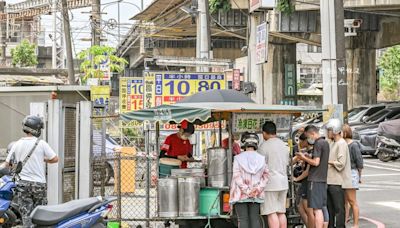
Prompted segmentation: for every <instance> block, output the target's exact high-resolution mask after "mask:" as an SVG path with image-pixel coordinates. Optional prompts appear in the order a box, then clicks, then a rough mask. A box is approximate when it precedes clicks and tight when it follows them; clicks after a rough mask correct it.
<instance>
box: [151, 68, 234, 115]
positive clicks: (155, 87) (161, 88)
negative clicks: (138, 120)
mask: <svg viewBox="0 0 400 228" xmlns="http://www.w3.org/2000/svg"><path fill="white" fill-rule="evenodd" d="M225 87H226V81H225V75H224V74H223V73H181V72H145V78H144V107H145V108H151V107H155V106H159V105H163V104H174V103H176V102H178V101H180V100H182V99H183V98H185V97H187V96H190V95H193V94H195V93H198V92H202V91H206V90H210V89H225Z"/></svg>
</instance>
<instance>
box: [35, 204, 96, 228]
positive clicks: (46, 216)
mask: <svg viewBox="0 0 400 228" xmlns="http://www.w3.org/2000/svg"><path fill="white" fill-rule="evenodd" d="M99 203H101V200H99V199H98V198H96V197H92V198H88V199H80V200H72V201H69V202H67V203H63V204H59V205H48V206H38V207H36V208H35V210H33V212H32V213H31V218H32V222H33V224H35V225H40V226H51V225H56V224H58V223H60V222H61V221H63V220H65V219H67V218H71V217H73V216H75V215H77V214H79V213H82V212H85V211H88V210H90V209H91V208H92V207H93V206H95V205H96V204H99Z"/></svg>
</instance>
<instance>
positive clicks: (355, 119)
mask: <svg viewBox="0 0 400 228" xmlns="http://www.w3.org/2000/svg"><path fill="white" fill-rule="evenodd" d="M386 106H387V104H375V105H361V106H358V107H355V108H353V109H351V110H350V111H349V112H348V123H349V125H350V126H356V125H360V124H363V120H365V119H367V118H368V117H370V116H372V115H374V114H375V113H377V112H379V111H381V110H382V109H384V108H386Z"/></svg>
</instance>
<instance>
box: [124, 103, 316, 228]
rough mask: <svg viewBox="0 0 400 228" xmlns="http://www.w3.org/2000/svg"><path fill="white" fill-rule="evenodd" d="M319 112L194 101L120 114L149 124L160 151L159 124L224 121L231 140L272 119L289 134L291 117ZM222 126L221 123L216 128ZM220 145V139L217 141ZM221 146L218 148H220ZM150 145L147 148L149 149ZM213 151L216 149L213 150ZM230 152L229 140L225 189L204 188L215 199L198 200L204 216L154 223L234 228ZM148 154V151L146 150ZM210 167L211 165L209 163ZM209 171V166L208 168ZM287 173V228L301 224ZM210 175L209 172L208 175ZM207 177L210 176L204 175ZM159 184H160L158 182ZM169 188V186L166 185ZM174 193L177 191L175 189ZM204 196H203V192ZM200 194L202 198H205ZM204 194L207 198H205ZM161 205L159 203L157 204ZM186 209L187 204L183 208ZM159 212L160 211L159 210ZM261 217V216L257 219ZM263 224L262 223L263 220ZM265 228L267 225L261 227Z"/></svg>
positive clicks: (165, 218)
mask: <svg viewBox="0 0 400 228" xmlns="http://www.w3.org/2000/svg"><path fill="white" fill-rule="evenodd" d="M321 111H323V110H321V109H309V108H308V107H302V106H284V105H261V104H256V103H249V102H242V103H240V102H238V103H236V102H207V103H205V102H196V103H195V102H193V103H190V102H189V103H177V104H174V105H162V106H158V107H154V108H149V109H143V110H139V111H134V112H130V113H126V114H123V115H122V119H123V120H126V121H131V120H136V121H142V122H144V123H145V126H147V127H145V128H147V129H148V128H150V127H149V126H151V125H152V124H153V125H154V128H155V130H156V140H155V143H156V148H159V143H160V142H159V140H158V138H159V129H160V127H159V126H160V123H180V122H181V121H183V120H187V121H189V122H192V123H194V124H196V125H202V124H206V123H211V122H219V123H221V122H222V121H224V120H225V121H226V122H227V123H228V126H229V127H228V129H229V131H228V133H229V135H230V137H233V133H234V132H236V133H242V132H245V131H250V132H256V133H261V126H262V124H263V123H264V122H265V121H266V120H272V121H274V122H275V124H276V125H277V130H278V133H279V132H287V133H288V134H287V135H289V136H290V135H291V134H290V131H291V120H292V119H293V117H294V116H299V115H300V114H301V113H304V112H321ZM219 126H221V124H220V125H219ZM146 138H147V139H148V140H147V143H149V136H148V135H146ZM219 138H220V139H221V138H222V130H221V128H220V129H219ZM219 141H220V142H221V140H219ZM288 145H289V147H290V148H292V142H291V139H290V137H288ZM220 146H221V145H220ZM148 147H149V146H147V148H148ZM214 149H215V148H214ZM231 150H232V141H231V140H229V149H228V151H227V152H226V162H225V161H224V162H222V163H221V164H222V165H223V164H225V163H226V172H225V173H224V175H225V176H226V177H225V178H226V181H225V184H224V186H218V187H216V186H209V184H207V186H203V187H202V190H203V193H204V192H206V193H207V194H208V193H212V192H217V195H213V197H214V198H212V199H215V200H211V201H210V199H209V198H208V199H203V201H208V202H202V201H201V200H200V203H199V204H200V208H202V207H203V206H202V205H204V204H206V205H207V209H208V210H207V213H204V207H203V209H202V210H203V213H198V214H187V215H184V216H181V215H174V216H156V217H154V218H149V219H151V220H153V221H154V220H156V221H164V222H165V223H164V224H165V227H168V226H169V224H170V222H175V223H176V224H179V225H180V227H191V228H193V227H235V216H233V215H232V213H231V212H230V210H229V185H230V184H229V183H230V180H231V175H232V161H233V156H232V153H231V152H230V151H231ZM291 151H292V149H290V152H289V151H288V152H289V153H290V156H293V154H292V152H291ZM149 153H150V151H149ZM208 164H210V163H208ZM208 168H210V167H208ZM288 170H289V171H288V172H289V177H290V178H289V180H288V181H289V183H290V184H289V191H288V192H289V193H288V202H287V217H288V224H289V225H290V226H293V227H294V226H296V225H299V224H301V220H300V216H299V215H298V213H297V211H296V210H297V209H296V194H295V186H294V182H293V177H292V175H290V174H291V173H292V168H288ZM209 174H210V173H208V175H209ZM205 176H206V177H208V179H209V178H210V176H207V175H205ZM159 183H160V182H159ZM167 185H169V184H167ZM175 191H177V188H175ZM204 194H205V193H204ZM204 194H203V195H204ZM207 194H206V195H207ZM159 205H160V204H159ZM186 206H187V205H186ZM159 209H160V208H159ZM260 218H261V217H260ZM263 222H264V221H263ZM264 224H266V223H265V222H264ZM264 227H267V225H264Z"/></svg>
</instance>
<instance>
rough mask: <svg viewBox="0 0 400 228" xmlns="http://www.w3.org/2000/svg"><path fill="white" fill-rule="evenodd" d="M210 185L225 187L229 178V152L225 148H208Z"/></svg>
mask: <svg viewBox="0 0 400 228" xmlns="http://www.w3.org/2000/svg"><path fill="white" fill-rule="evenodd" d="M207 164H208V174H207V175H208V186H210V187H219V188H220V187H225V186H228V180H227V168H228V167H227V152H226V150H225V149H224V148H209V149H208V150H207Z"/></svg>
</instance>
